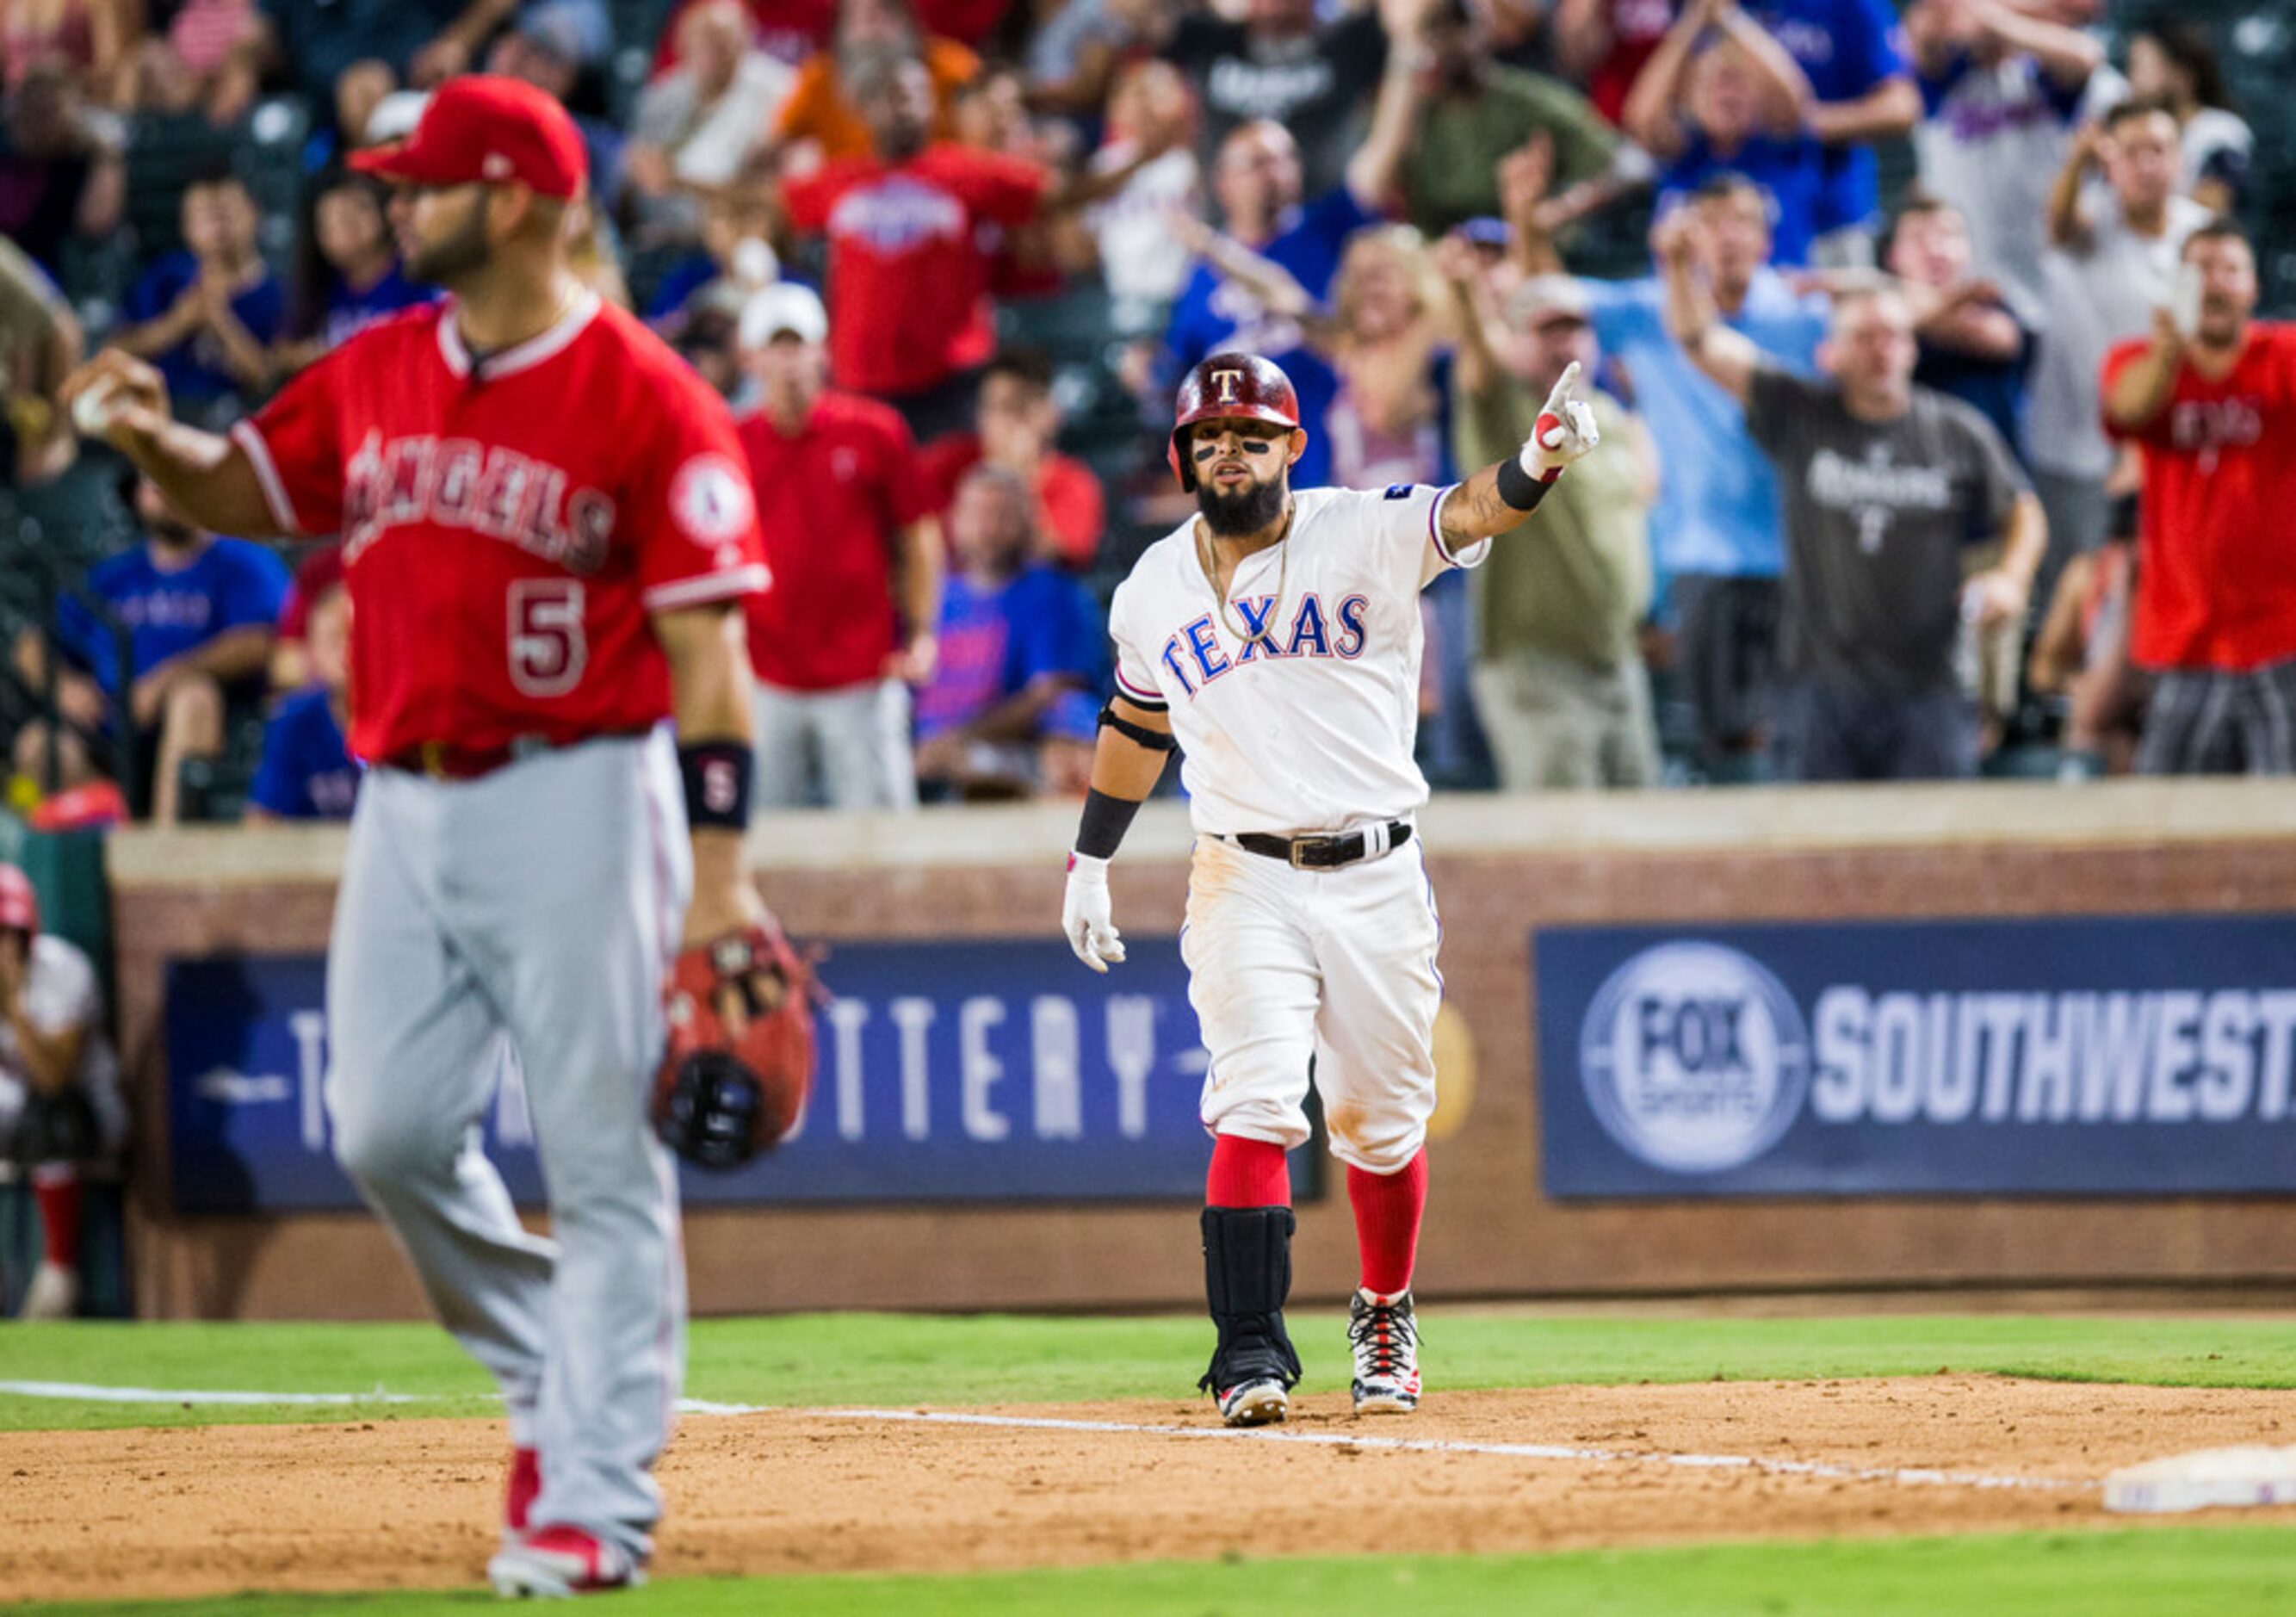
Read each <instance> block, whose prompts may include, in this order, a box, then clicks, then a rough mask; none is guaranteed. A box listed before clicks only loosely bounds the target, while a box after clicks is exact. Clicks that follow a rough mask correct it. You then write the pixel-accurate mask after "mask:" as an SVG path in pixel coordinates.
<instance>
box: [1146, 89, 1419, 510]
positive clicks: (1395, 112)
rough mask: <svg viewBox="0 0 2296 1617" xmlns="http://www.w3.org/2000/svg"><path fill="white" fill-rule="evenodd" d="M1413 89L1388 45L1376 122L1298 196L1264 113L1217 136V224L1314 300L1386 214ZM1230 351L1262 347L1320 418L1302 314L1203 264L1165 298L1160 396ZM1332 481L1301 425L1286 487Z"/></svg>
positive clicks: (1319, 443) (1303, 406) (1317, 435)
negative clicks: (1172, 297)
mask: <svg viewBox="0 0 2296 1617" xmlns="http://www.w3.org/2000/svg"><path fill="white" fill-rule="evenodd" d="M1419 94H1420V92H1419V89H1418V84H1417V78H1416V75H1415V71H1414V70H1413V68H1412V65H1411V62H1410V60H1409V53H1406V52H1401V51H1398V52H1391V53H1390V55H1389V59H1388V65H1387V66H1386V68H1385V69H1384V70H1382V74H1381V77H1380V88H1379V97H1378V100H1377V102H1376V103H1375V104H1374V110H1373V113H1372V121H1371V128H1370V130H1369V131H1368V132H1367V133H1366V134H1365V137H1364V141H1363V144H1361V145H1359V146H1357V148H1356V150H1355V152H1353V154H1352V155H1350V156H1349V159H1348V166H1347V180H1346V183H1345V184H1343V185H1341V187H1340V188H1339V189H1338V190H1336V191H1333V192H1330V193H1326V194H1324V195H1323V196H1319V197H1316V198H1315V199H1314V200H1313V201H1302V200H1301V198H1302V195H1303V182H1302V179H1301V176H1300V148H1299V146H1298V144H1296V143H1295V142H1294V141H1293V140H1292V135H1291V132H1290V131H1289V130H1287V129H1285V128H1284V127H1283V125H1282V124H1279V123H1276V122H1274V121H1273V120H1271V119H1260V120H1258V121H1256V122H1252V123H1247V124H1243V125H1241V126H1239V127H1237V128H1236V129H1234V131H1233V132H1231V133H1230V134H1229V135H1228V136H1227V138H1226V140H1224V141H1222V142H1221V143H1220V147H1219V155H1218V159H1217V160H1214V162H1213V164H1212V193H1213V194H1214V196H1215V197H1216V198H1218V202H1219V210H1220V218H1221V224H1222V228H1223V229H1225V230H1226V234H1229V235H1231V236H1233V237H1234V238H1235V240H1237V241H1239V242H1242V243H1243V245H1245V246H1246V247H1249V248H1251V250H1253V251H1254V252H1256V253H1259V255H1260V256H1261V257H1263V258H1266V259H1272V260H1274V261H1275V263H1277V264H1280V265H1282V266H1283V267H1284V268H1285V269H1287V270H1289V271H1291V273H1292V278H1293V279H1294V280H1296V281H1298V282H1299V283H1300V286H1301V287H1303V288H1305V289H1306V291H1307V293H1308V296H1309V297H1310V298H1312V299H1314V300H1316V301H1317V302H1321V301H1322V300H1324V297H1325V296H1326V295H1327V294H1328V293H1329V292H1330V291H1331V287H1332V277H1333V275H1335V274H1336V273H1337V272H1338V270H1339V267H1340V255H1341V252H1343V251H1344V250H1346V248H1347V243H1348V238H1349V236H1351V235H1353V234H1355V233H1356V232H1357V231H1358V230H1360V229H1362V228H1363V227H1364V226H1366V225H1375V224H1378V223H1380V222H1381V220H1382V219H1383V218H1385V214H1386V209H1387V205H1388V203H1389V201H1390V200H1391V198H1392V197H1393V195H1394V192H1395V183H1396V173H1397V170H1398V168H1400V167H1401V164H1402V161H1403V153H1404V148H1405V147H1406V144H1408V143H1409V140H1410V135H1411V129H1412V124H1413V120H1414V119H1415V103H1416V98H1417V97H1418V95H1419ZM1229 350H1236V351H1241V352H1245V353H1252V354H1262V355H1265V356H1267V357H1268V358H1269V359H1272V360H1274V361H1275V363H1276V364H1277V365H1281V366H1283V373H1284V374H1285V375H1287V376H1289V377H1291V378H1292V387H1293V388H1294V389H1295V390H1297V392H1298V394H1299V398H1300V420H1302V421H1305V422H1308V423H1320V422H1321V421H1322V420H1323V419H1324V412H1325V411H1326V410H1327V409H1329V408H1330V407H1331V403H1332V398H1333V395H1334V394H1336V393H1337V392H1338V390H1339V382H1338V380H1337V378H1335V377H1334V376H1333V373H1332V367H1331V365H1329V363H1327V362H1326V361H1325V360H1324V358H1323V357H1321V356H1320V355H1317V354H1315V353H1312V352H1310V351H1309V350H1308V349H1307V348H1306V347H1305V346H1303V344H1302V341H1301V338H1300V325H1299V323H1298V322H1297V321H1295V320H1292V319H1289V318H1286V317H1283V316H1277V315H1274V314H1271V313H1270V312H1269V311H1268V309H1267V308H1266V307H1265V306H1264V305H1263V304H1262V303H1261V302H1260V300H1259V299H1258V298H1257V297H1255V296H1253V295H1252V294H1251V292H1249V291H1245V290H1244V289H1243V288H1242V287H1241V286H1239V285H1237V284H1235V283H1234V282H1231V281H1228V280H1226V279H1225V278H1224V277H1223V276H1222V275H1220V273H1219V272H1218V270H1217V269H1215V268H1214V267H1212V266H1211V265H1210V264H1208V263H1200V264H1198V265H1197V266H1196V267H1195V271H1194V273H1193V275H1190V276H1189V277H1188V283H1187V285H1186V287H1185V288H1184V289H1183V290H1182V291H1181V293H1180V296H1179V299H1178V300H1177V302H1175V303H1174V304H1173V306H1172V315H1171V321H1170V324H1169V325H1168V326H1167V327H1166V328H1165V332H1164V342H1163V348H1162V350H1161V351H1160V353H1159V355H1158V356H1157V365H1156V366H1155V386H1156V391H1157V399H1156V401H1155V402H1156V403H1157V405H1158V407H1159V408H1162V407H1163V406H1164V405H1165V404H1166V403H1168V402H1169V398H1170V397H1171V390H1172V389H1174V388H1175V387H1177V386H1178V385H1179V380H1180V378H1181V377H1183V376H1185V375H1186V374H1187V373H1188V372H1189V371H1190V370H1191V369H1193V367H1194V365H1196V362H1197V361H1199V360H1201V359H1203V358H1206V357H1209V356H1210V355H1213V354H1218V353H1222V352H1226V351H1229ZM1330 480H1331V450H1330V447H1329V445H1328V443H1327V442H1326V439H1325V435H1324V434H1323V433H1322V432H1316V431H1311V432H1309V433H1308V452H1307V453H1306V454H1305V455H1303V456H1300V459H1299V460H1298V461H1297V462H1295V463H1294V464H1292V487H1293V488H1315V487H1316V486H1318V485H1320V484H1323V483H1326V482H1329V481H1330Z"/></svg>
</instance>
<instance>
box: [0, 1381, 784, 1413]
mask: <svg viewBox="0 0 2296 1617" xmlns="http://www.w3.org/2000/svg"><path fill="white" fill-rule="evenodd" d="M0 1397H12V1398H54V1399H68V1400H70V1401H73V1402H78V1403H87V1404H231V1405H242V1404H290V1405H296V1406H314V1405H316V1406H320V1407H338V1408H339V1407H340V1406H343V1405H346V1404H442V1403H454V1402H458V1401H462V1400H463V1399H487V1400H489V1401H491V1400H492V1399H493V1398H494V1394H492V1393H490V1392H472V1393H453V1392H385V1391H381V1390H380V1389H378V1390H377V1391H373V1392H247V1391H215V1390H213V1389H209V1388H201V1387H179V1388H167V1387H106V1386H100V1385H98V1384H96V1383H93V1382H77V1381H0ZM764 1408H765V1406H763V1405H760V1404H713V1403H710V1402H709V1401H707V1400H706V1399H695V1398H688V1399H679V1400H678V1404H677V1412H678V1413H679V1414H680V1415H757V1414H759V1413H762V1412H763V1410H764Z"/></svg>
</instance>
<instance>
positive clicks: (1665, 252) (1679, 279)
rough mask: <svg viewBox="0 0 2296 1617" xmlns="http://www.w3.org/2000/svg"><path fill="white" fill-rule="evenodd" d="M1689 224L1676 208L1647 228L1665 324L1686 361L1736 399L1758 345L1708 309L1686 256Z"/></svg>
mask: <svg viewBox="0 0 2296 1617" xmlns="http://www.w3.org/2000/svg"><path fill="white" fill-rule="evenodd" d="M1694 228H1695V226H1693V224H1692V223H1691V220H1690V218H1689V215H1688V212H1687V210H1686V209H1676V210H1675V212H1674V213H1673V214H1672V215H1671V216H1670V217H1669V218H1666V219H1664V220H1661V222H1660V224H1659V226H1658V227H1657V228H1656V229H1655V230H1653V231H1652V233H1651V242H1652V248H1653V249H1654V250H1656V252H1657V255H1658V261H1659V273H1660V275H1661V276H1662V277H1663V278H1664V280H1665V283H1666V329H1667V331H1668V332H1669V333H1670V334H1671V335H1672V336H1673V338H1674V340H1675V341H1677V342H1679V343H1680V344H1682V349H1683V352H1685V353H1686V354H1688V355H1689V356H1690V357H1691V361H1692V363H1693V364H1694V365H1697V366H1698V368H1699V369H1700V370H1702V371H1703V372H1705V373H1706V374H1707V375H1708V376H1710V377H1711V378H1712V379H1713V380H1714V382H1715V384H1716V385H1717V386H1718V387H1720V388H1721V389H1722V390H1724V391H1726V392H1727V393H1728V394H1729V395H1730V397H1731V398H1734V399H1736V400H1737V401H1738V402H1739V403H1740V404H1743V403H1745V402H1746V394H1747V392H1748V390H1750V389H1751V387H1752V385H1753V380H1754V370H1755V367H1756V366H1757V365H1759V364H1760V363H1761V357H1762V355H1761V350H1760V349H1758V348H1756V347H1755V346H1754V344H1753V342H1752V341H1751V340H1750V339H1748V338H1747V337H1746V336H1745V335H1744V334H1743V332H1734V331H1732V330H1731V329H1730V328H1729V327H1728V326H1726V325H1725V324H1722V320H1721V316H1720V315H1719V314H1718V312H1717V311H1716V309H1715V308H1714V294H1713V293H1712V292H1710V291H1708V290H1707V288H1706V283H1705V282H1704V281H1702V279H1700V278H1699V275H1698V268H1697V266H1696V265H1695V264H1693V262H1692V259H1691V232H1692V231H1693V229H1694Z"/></svg>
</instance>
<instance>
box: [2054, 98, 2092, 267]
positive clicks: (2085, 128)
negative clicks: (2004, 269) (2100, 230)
mask: <svg viewBox="0 0 2296 1617" xmlns="http://www.w3.org/2000/svg"><path fill="white" fill-rule="evenodd" d="M2103 140H2104V131H2103V127H2101V126H2099V125H2097V124H2094V123H2087V124H2083V125H2082V126H2081V127H2080V128H2079V131H2078V132H2077V133H2076V134H2075V135H2073V139H2072V145H2071V148H2070V149H2069V150H2068V151H2067V152H2065V166H2064V167H2063V168H2060V169H2058V170H2057V177H2056V178H2055V179H2054V180H2053V181H2052V182H2050V185H2049V201H2048V206H2047V208H2046V211H2045V215H2044V217H2045V218H2046V219H2047V221H2048V226H2049V241H2050V242H2051V243H2052V244H2053V245H2054V246H2058V247H2062V248H2065V249H2067V250H2070V251H2074V252H2080V251H2085V250H2087V247H2088V244H2089V221H2088V210H2087V209H2086V208H2084V207H2083V206H2082V205H2081V187H2082V185H2084V184H2085V183H2086V182H2087V179H2088V171H2089V168H2090V167H2091V165H2093V164H2094V163H2095V161H2096V160H2097V148H2098V146H2099V145H2100V144H2103Z"/></svg>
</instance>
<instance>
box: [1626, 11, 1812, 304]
mask: <svg viewBox="0 0 2296 1617" xmlns="http://www.w3.org/2000/svg"><path fill="white" fill-rule="evenodd" d="M1809 109H1810V87H1809V80H1808V78H1807V77H1806V76H1805V75H1804V74H1803V72H1802V70H1801V69H1800V66H1799V65H1797V64H1796V62H1794V59H1793V57H1792V56H1791V55H1790V54H1788V53H1787V52H1786V51H1785V49H1784V47H1783V46H1782V45H1779V44H1778V42H1777V41H1776V40H1775V39H1773V38H1771V37H1769V36H1768V35H1767V34H1766V33H1764V32H1763V31H1762V29H1760V28H1759V26H1758V25H1757V24H1756V23H1755V22H1754V21H1753V20H1752V19H1751V18H1750V17H1749V16H1747V14H1746V13H1745V12H1743V11H1741V10H1740V9H1739V8H1738V6H1737V5H1736V4H1734V0H1689V4H1687V5H1686V6H1685V7H1684V9H1683V12H1682V18H1681V21H1677V23H1676V24H1675V25H1674V27H1673V28H1671V29H1669V30H1668V31H1667V36H1666V38H1665V39H1664V40H1663V41H1661V43H1660V45H1659V47H1658V50H1657V51H1656V53H1653V54H1652V57H1651V59H1650V61H1649V62H1648V63H1647V64H1646V65H1645V66H1644V69H1643V71H1642V77H1641V78H1637V79H1636V81H1635V87H1634V93H1633V94H1630V95H1628V97H1627V117H1626V123H1627V132H1628V134H1630V135H1633V136H1634V137H1635V139H1636V140H1637V141H1639V142H1641V143H1642V144H1643V146H1644V149H1646V150H1647V151H1648V152H1650V154H1651V155H1652V157H1654V158H1656V159H1657V160H1658V161H1659V164H1660V168H1659V176H1658V201H1659V206H1660V207H1661V209H1663V208H1666V207H1667V206H1669V204H1670V203H1671V202H1673V201H1676V200H1677V199H1678V198H1681V197H1683V196H1686V195H1688V194H1689V193H1692V192H1693V191H1695V190H1697V189H1698V187H1699V186H1701V185H1704V184H1705V183H1706V182H1707V181H1708V180H1709V179H1711V178H1712V177H1713V176H1716V175H1718V174H1735V175H1743V176H1745V177H1746V178H1747V179H1749V180H1751V181H1752V182H1753V184H1754V185H1757V186H1759V188H1760V189H1761V191H1762V193H1763V194H1764V195H1765V196H1766V197H1767V199H1768V201H1769V208H1770V238H1771V243H1772V257H1773V259H1774V260H1775V262H1777V263H1780V264H1801V263H1806V262H1808V259H1809V255H1810V248H1811V244H1812V243H1813V242H1815V241H1816V237H1817V234H1818V232H1819V230H1820V229H1821V228H1822V223H1821V221H1822V218H1823V215H1824V212H1825V188H1826V174H1825V151H1824V149H1823V148H1821V147H1820V146H1819V144H1818V143H1817V141H1816V138H1815V137H1814V136H1812V135H1810V134H1809V133H1808V130H1807V129H1806V128H1805V127H1804V119H1805V117H1806V115H1807V114H1808V111H1809Z"/></svg>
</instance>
